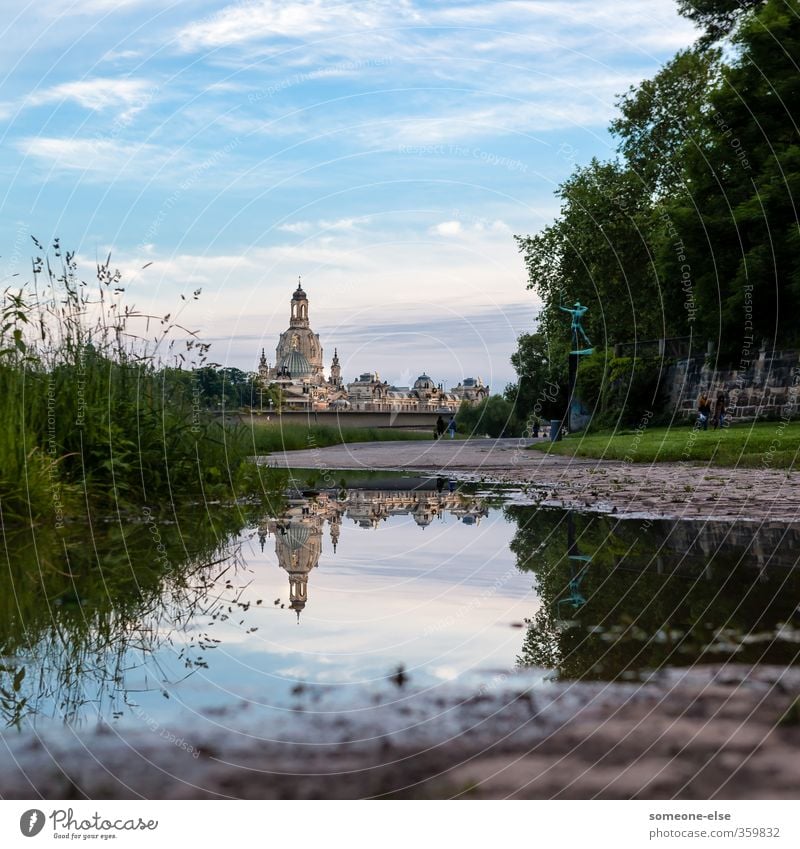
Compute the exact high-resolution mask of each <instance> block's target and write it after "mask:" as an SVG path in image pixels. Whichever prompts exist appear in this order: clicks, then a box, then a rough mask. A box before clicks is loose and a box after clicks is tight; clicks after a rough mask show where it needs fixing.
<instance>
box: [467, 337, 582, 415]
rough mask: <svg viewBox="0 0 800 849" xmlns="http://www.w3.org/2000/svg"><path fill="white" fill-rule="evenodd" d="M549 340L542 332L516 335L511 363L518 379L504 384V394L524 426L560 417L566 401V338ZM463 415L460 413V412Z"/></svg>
mask: <svg viewBox="0 0 800 849" xmlns="http://www.w3.org/2000/svg"><path fill="white" fill-rule="evenodd" d="M559 341H560V344H559V345H556V344H551V340H550V339H549V338H548V337H547V336H545V335H544V334H543V333H523V334H522V335H521V336H520V337H519V338H518V339H517V350H516V351H515V352H514V353H513V354H512V355H511V364H512V365H513V366H514V370H515V371H516V373H517V378H518V380H517V383H516V384H510V385H509V386H507V387H506V390H505V393H504V396H505V399H506V400H507V401H510V402H511V403H513V404H514V408H515V409H514V412H515V418H516V419H517V420H518V421H520V422H524V423H525V427H524V428H523V430H525V429H530V428H532V426H533V424H534V422H535V421H537V420H538V421H539V422H540V423H541V422H543V421H548V420H549V419H552V418H556V417H559V416H560V415H561V411H562V410H563V407H564V404H565V403H566V395H565V393H566V386H567V356H568V354H567V352H568V350H569V344H568V342H565V341H564V339H563V338H562V339H560V340H559ZM462 418H463V416H462Z"/></svg>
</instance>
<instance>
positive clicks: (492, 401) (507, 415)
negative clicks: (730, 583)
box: [456, 395, 521, 438]
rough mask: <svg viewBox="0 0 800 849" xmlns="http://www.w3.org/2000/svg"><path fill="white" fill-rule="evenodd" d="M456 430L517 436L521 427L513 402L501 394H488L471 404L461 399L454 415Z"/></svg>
mask: <svg viewBox="0 0 800 849" xmlns="http://www.w3.org/2000/svg"><path fill="white" fill-rule="evenodd" d="M456 422H457V425H458V432H459V433H463V434H466V435H467V436H477V437H481V436H484V435H487V434H488V435H489V436H492V437H495V438H498V437H508V436H519V434H520V431H521V427H520V424H519V421H518V419H517V417H516V415H515V412H514V404H513V403H512V402H511V401H509V400H507V399H506V398H504V397H503V396H502V395H490V396H489V397H488V398H485V399H484V400H483V401H482V402H481V403H480V404H477V405H475V406H473V405H472V404H470V403H469V402H468V401H462V403H461V408H460V409H459V411H458V415H457V416H456Z"/></svg>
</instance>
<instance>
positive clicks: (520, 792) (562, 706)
mask: <svg viewBox="0 0 800 849" xmlns="http://www.w3.org/2000/svg"><path fill="white" fill-rule="evenodd" d="M798 695H800V673H798V671H787V670H784V669H781V668H770V667H761V668H759V669H757V670H751V669H748V668H745V667H741V666H727V667H703V668H696V669H694V670H691V671H689V672H679V671H672V672H669V673H665V674H663V675H661V676H659V678H658V680H656V681H653V682H650V683H647V684H645V685H640V684H614V685H609V684H596V683H595V684H591V683H583V684H567V683H562V684H553V683H551V684H547V683H545V684H542V683H541V682H536V684H535V686H534V683H533V681H532V677H531V675H530V673H524V672H521V673H519V674H518V675H512V676H510V677H508V678H507V679H505V680H504V681H503V683H502V685H501V686H498V687H495V688H492V687H482V688H479V689H477V690H472V691H468V690H465V691H459V690H457V689H452V690H450V691H449V695H443V694H442V692H440V693H439V694H437V695H430V694H429V695H426V694H414V693H405V692H400V691H398V692H397V694H396V695H394V696H392V695H387V694H385V693H384V694H383V696H382V697H381V698H380V704H379V705H377V706H375V707H374V708H373V709H372V710H369V711H366V712H365V711H363V710H360V711H356V712H355V713H356V715H357V716H358V719H350V718H346V716H345V715H342V714H341V713H340V714H338V715H337V714H326V713H325V712H324V711H315V710H312V709H311V705H310V703H308V702H306V703H305V704H304V703H303V702H302V700H299V701H298V704H297V706H296V711H295V713H294V715H293V716H291V717H289V718H288V722H287V723H286V724H285V726H284V727H283V729H282V731H281V733H280V734H276V730H275V729H273V728H270V729H263V728H262V729H260V732H259V730H257V729H255V728H248V727H247V722H246V720H245V719H244V717H243V716H237V715H236V713H235V711H234V712H232V713H231V714H229V715H227V716H225V717H217V720H218V721H219V723H220V726H222V727H224V726H228V727H230V728H237V729H238V731H237V733H232V732H229V731H225V730H223V728H218V729H217V730H216V731H209V730H206V731H205V732H202V733H199V736H196V735H194V734H193V731H192V728H191V724H189V725H186V724H182V725H181V726H180V727H179V728H175V729H172V730H173V731H174V732H175V734H176V736H178V737H179V738H180V739H181V740H182V741H183V740H189V739H191V740H192V741H193V743H194V744H195V745H194V746H193V748H196V749H197V752H192V753H190V752H189V751H187V750H186V748H184V747H182V746H181V745H176V744H174V743H168V742H165V740H164V739H163V738H162V737H161V736H159V735H158V734H156V733H154V732H152V731H138V732H131V731H128V732H120V731H119V729H112V728H110V727H107V726H106V727H103V728H102V729H99V730H95V731H91V732H84V733H82V734H80V735H77V734H76V735H74V736H71V737H69V738H67V739H65V735H64V733H63V732H61V733H60V734H56V733H55V732H54V731H51V732H44V733H40V734H39V735H38V736H32V735H30V734H25V735H19V736H15V735H14V734H9V733H6V735H5V737H4V738H3V739H4V742H5V745H2V744H0V797H2V798H5V799H16V798H39V797H41V798H45V799H79V798H91V799H112V798H139V797H143V798H151V799H152V798H157V799H185V798H250V799H297V798H327V799H331V798H334V799H353V798H375V797H381V798H386V797H389V798H535V799H554V798H564V799H567V798H570V799H590V798H609V799H629V798H641V799H670V798H681V799H710V798H721V799H738V798H764V799H788V798H797V797H798V796H800V773H798V770H797V760H796V752H797V749H798V746H799V745H800V716H799V715H798V710H797V705H798V702H797V701H796V700H797V698H798ZM792 704H794V706H795V707H794V708H791V705H792ZM397 712H400V714H401V715H402V716H404V717H406V718H407V723H406V726H405V730H404V731H401V732H395V733H393V734H385V733H383V732H382V728H384V727H386V725H387V724H391V723H387V720H388V719H389V714H393V715H394V716H395V717H396V716H397ZM268 738H269V739H268ZM195 754H196V755H197V756H196V757H195Z"/></svg>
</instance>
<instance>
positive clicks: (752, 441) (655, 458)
mask: <svg viewBox="0 0 800 849" xmlns="http://www.w3.org/2000/svg"><path fill="white" fill-rule="evenodd" d="M531 448H533V449H534V450H537V451H544V452H546V453H550V454H558V455H560V456H566V457H596V458H598V459H605V460H625V461H627V462H632V463H654V462H681V461H683V462H698V463H706V464H708V465H711V466H728V467H737V466H741V467H745V468H775V469H778V468H781V469H794V468H798V466H799V465H800V464H799V463H798V454H800V422H796V421H788V420H781V421H771V422H736V423H734V424H732V425H731V426H730V427H725V428H722V429H719V430H711V429H709V430H707V431H700V430H696V429H694V428H693V427H692V426H690V425H674V426H671V427H640V428H637V429H635V430H624V431H619V430H618V431H610V432H605V433H589V434H583V433H576V434H571V435H569V436H566V437H565V438H564V439H563V440H561V441H560V442H553V443H551V442H547V441H541V442H537V443H535V444H534V445H532V446H531Z"/></svg>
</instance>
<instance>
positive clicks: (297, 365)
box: [279, 350, 312, 378]
mask: <svg viewBox="0 0 800 849" xmlns="http://www.w3.org/2000/svg"><path fill="white" fill-rule="evenodd" d="M279 370H280V371H285V372H287V373H288V375H289V377H291V378H297V377H309V376H310V375H311V371H312V369H311V363H310V362H309V361H308V358H307V357H306V356H305V354H301V353H300V351H296V350H295V351H289V353H288V354H287V355H286V356H285V357H284V358H283V359H282V360H281V362H280V365H279Z"/></svg>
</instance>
